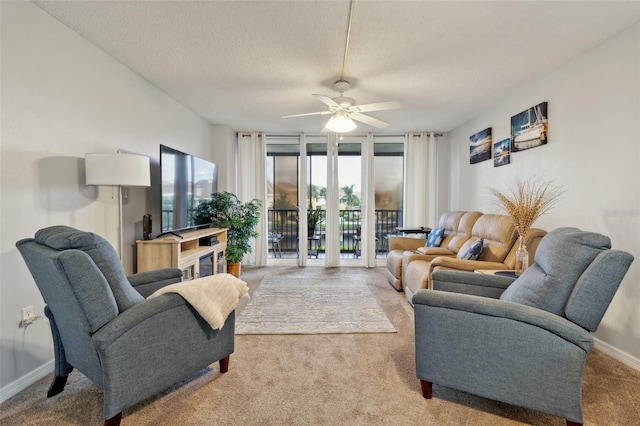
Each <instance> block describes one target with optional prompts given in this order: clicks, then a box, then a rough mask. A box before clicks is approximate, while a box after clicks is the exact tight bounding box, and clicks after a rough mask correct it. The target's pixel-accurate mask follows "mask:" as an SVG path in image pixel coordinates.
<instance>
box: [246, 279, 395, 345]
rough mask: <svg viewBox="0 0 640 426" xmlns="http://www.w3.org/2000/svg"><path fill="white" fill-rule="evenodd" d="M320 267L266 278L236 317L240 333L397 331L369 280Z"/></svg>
mask: <svg viewBox="0 0 640 426" xmlns="http://www.w3.org/2000/svg"><path fill="white" fill-rule="evenodd" d="M322 271H323V270H322V269H320V272H319V273H314V272H313V270H305V271H301V272H300V273H299V274H298V275H289V276H286V277H280V276H278V277H270V278H266V279H264V280H263V281H262V282H261V283H260V286H259V287H258V288H257V289H256V291H255V292H254V293H253V295H252V296H251V300H249V302H248V303H247V305H246V306H245V307H244V308H243V309H242V311H241V312H240V314H239V315H238V317H237V319H236V334H336V333H395V331H396V329H395V328H393V325H392V324H391V322H389V319H388V318H387V317H386V316H385V314H384V311H383V310H382V308H380V305H378V302H377V301H376V299H375V297H374V296H373V294H372V293H371V291H370V290H369V288H368V287H367V285H366V284H365V283H364V282H363V281H362V280H359V279H350V280H345V279H343V278H341V277H336V278H331V279H327V278H326V277H325V274H324V273H323V272H322Z"/></svg>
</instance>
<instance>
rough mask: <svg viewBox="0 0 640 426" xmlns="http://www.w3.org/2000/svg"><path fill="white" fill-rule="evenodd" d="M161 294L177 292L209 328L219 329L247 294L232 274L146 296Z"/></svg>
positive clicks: (212, 277) (174, 285)
mask: <svg viewBox="0 0 640 426" xmlns="http://www.w3.org/2000/svg"><path fill="white" fill-rule="evenodd" d="M164 293H178V294H179V295H180V296H182V297H183V298H184V299H185V300H186V301H187V302H189V304H190V305H191V306H193V307H194V309H195V310H196V311H198V313H199V314H200V315H201V316H202V318H204V319H205V320H206V321H207V322H208V323H209V324H210V325H211V328H213V329H214V330H218V329H221V328H222V326H223V325H224V322H225V320H226V319H227V317H228V316H229V314H230V313H231V311H233V310H234V309H235V307H236V306H237V305H238V302H239V301H240V299H241V298H243V297H248V296H249V287H247V283H245V282H244V281H242V280H240V279H238V278H236V277H234V276H233V275H231V274H216V275H210V276H208V277H203V278H198V279H195V280H191V281H185V282H180V283H176V284H170V285H167V286H165V287H162V288H161V289H160V290H158V291H156V292H155V293H153V294H152V295H151V296H149V299H151V298H152V297H157V296H160V295H161V294H164Z"/></svg>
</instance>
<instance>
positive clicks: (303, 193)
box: [298, 133, 309, 266]
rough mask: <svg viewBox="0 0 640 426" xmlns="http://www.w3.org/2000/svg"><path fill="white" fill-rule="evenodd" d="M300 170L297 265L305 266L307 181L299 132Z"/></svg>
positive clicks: (304, 139) (303, 140)
mask: <svg viewBox="0 0 640 426" xmlns="http://www.w3.org/2000/svg"><path fill="white" fill-rule="evenodd" d="M299 164H300V166H299V167H300V172H299V173H298V180H299V181H298V188H299V189H298V206H299V207H298V235H299V236H300V237H299V240H298V253H299V255H298V266H307V258H308V256H306V255H303V253H307V248H308V247H307V245H308V244H309V240H308V239H307V237H308V233H309V232H308V227H307V208H308V207H309V206H308V205H307V204H308V203H307V200H308V199H309V196H308V195H307V188H308V187H309V182H307V174H308V172H307V137H306V135H305V134H304V133H302V134H300V163H299Z"/></svg>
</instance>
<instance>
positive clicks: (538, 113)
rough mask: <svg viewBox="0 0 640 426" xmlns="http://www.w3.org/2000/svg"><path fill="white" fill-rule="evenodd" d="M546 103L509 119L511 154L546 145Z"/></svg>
mask: <svg viewBox="0 0 640 426" xmlns="http://www.w3.org/2000/svg"><path fill="white" fill-rule="evenodd" d="M547 130H548V128H547V102H542V103H539V104H538V105H536V106H534V107H531V108H528V109H526V110H525V111H522V112H521V113H519V114H517V115H514V116H513V117H511V152H518V151H524V150H525V149H529V148H535V147H537V146H540V145H546V143H547Z"/></svg>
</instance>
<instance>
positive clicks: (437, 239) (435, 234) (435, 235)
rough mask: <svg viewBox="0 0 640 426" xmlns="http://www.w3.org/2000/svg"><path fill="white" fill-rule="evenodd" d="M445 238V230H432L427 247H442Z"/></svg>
mask: <svg viewBox="0 0 640 426" xmlns="http://www.w3.org/2000/svg"><path fill="white" fill-rule="evenodd" d="M443 238H444V228H436V229H432V230H431V232H430V233H429V238H427V247H440V244H442V239H443Z"/></svg>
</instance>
